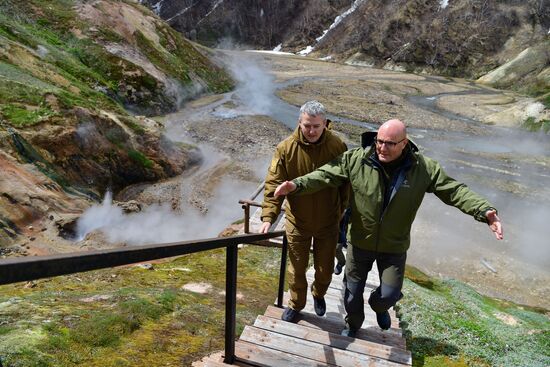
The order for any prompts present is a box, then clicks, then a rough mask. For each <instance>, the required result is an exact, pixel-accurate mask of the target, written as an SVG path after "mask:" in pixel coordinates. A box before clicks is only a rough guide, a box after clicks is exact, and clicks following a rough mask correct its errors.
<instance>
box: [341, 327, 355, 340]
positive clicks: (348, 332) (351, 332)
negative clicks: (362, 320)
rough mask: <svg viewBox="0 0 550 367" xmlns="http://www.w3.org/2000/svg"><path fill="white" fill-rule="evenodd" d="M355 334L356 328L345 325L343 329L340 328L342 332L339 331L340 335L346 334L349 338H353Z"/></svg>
mask: <svg viewBox="0 0 550 367" xmlns="http://www.w3.org/2000/svg"><path fill="white" fill-rule="evenodd" d="M356 334H357V330H355V329H350V328H348V327H347V326H346V328H345V329H344V330H342V332H341V333H340V335H343V336H348V337H350V338H355V335H356Z"/></svg>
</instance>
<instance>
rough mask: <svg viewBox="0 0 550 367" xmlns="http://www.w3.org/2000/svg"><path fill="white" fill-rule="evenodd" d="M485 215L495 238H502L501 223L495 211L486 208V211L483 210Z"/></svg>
mask: <svg viewBox="0 0 550 367" xmlns="http://www.w3.org/2000/svg"><path fill="white" fill-rule="evenodd" d="M485 217H486V218H487V224H488V225H489V228H491V231H493V233H494V234H495V237H496V238H497V240H502V239H503V238H504V234H503V232H502V223H501V222H500V218H499V217H498V215H497V211H496V210H487V212H485Z"/></svg>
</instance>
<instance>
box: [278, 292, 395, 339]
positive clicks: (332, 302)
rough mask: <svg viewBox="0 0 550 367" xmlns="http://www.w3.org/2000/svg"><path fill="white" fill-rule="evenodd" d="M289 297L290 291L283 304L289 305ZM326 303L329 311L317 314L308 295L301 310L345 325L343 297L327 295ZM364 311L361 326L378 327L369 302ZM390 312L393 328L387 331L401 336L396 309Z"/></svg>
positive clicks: (286, 294)
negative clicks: (321, 314) (322, 314)
mask: <svg viewBox="0 0 550 367" xmlns="http://www.w3.org/2000/svg"><path fill="white" fill-rule="evenodd" d="M289 299H290V295H289V294H288V293H285V294H284V297H283V305H287V304H288V300H289ZM325 303H326V305H327V308H326V309H327V311H326V313H325V315H324V316H317V314H315V309H314V307H313V298H312V297H311V296H309V295H308V302H307V303H306V305H305V307H304V309H303V310H301V311H300V312H301V313H309V314H312V315H315V316H317V317H321V318H327V319H332V320H335V321H340V322H341V323H342V325H343V324H344V317H345V316H346V310H345V308H344V304H343V301H342V299H335V298H331V297H328V296H327V297H325ZM364 312H365V321H363V324H362V325H361V327H362V328H369V327H374V326H376V327H378V323H377V322H376V314H375V313H374V311H372V310H371V308H370V306H369V305H368V304H365V306H364ZM388 312H390V316H391V317H392V319H391V328H390V329H389V330H387V332H389V333H393V334H397V335H399V336H401V334H402V331H401V329H399V320H398V319H397V318H396V317H395V311H393V310H389V311H388Z"/></svg>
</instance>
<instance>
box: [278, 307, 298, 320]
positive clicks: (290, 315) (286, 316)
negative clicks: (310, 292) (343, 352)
mask: <svg viewBox="0 0 550 367" xmlns="http://www.w3.org/2000/svg"><path fill="white" fill-rule="evenodd" d="M298 313H299V311H296V310H294V309H292V308H290V307H287V308H285V311H284V312H283V316H281V320H283V321H287V322H295V321H296V317H297V316H298Z"/></svg>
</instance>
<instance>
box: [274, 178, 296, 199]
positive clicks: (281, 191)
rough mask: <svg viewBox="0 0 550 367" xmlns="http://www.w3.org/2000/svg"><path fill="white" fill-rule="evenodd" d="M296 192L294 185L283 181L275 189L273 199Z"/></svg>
mask: <svg viewBox="0 0 550 367" xmlns="http://www.w3.org/2000/svg"><path fill="white" fill-rule="evenodd" d="M294 190H296V184H295V183H294V182H292V181H285V182H283V183H282V184H280V185H279V186H277V188H276V189H275V197H277V196H284V195H287V194H289V193H291V192H292V191H294Z"/></svg>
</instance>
